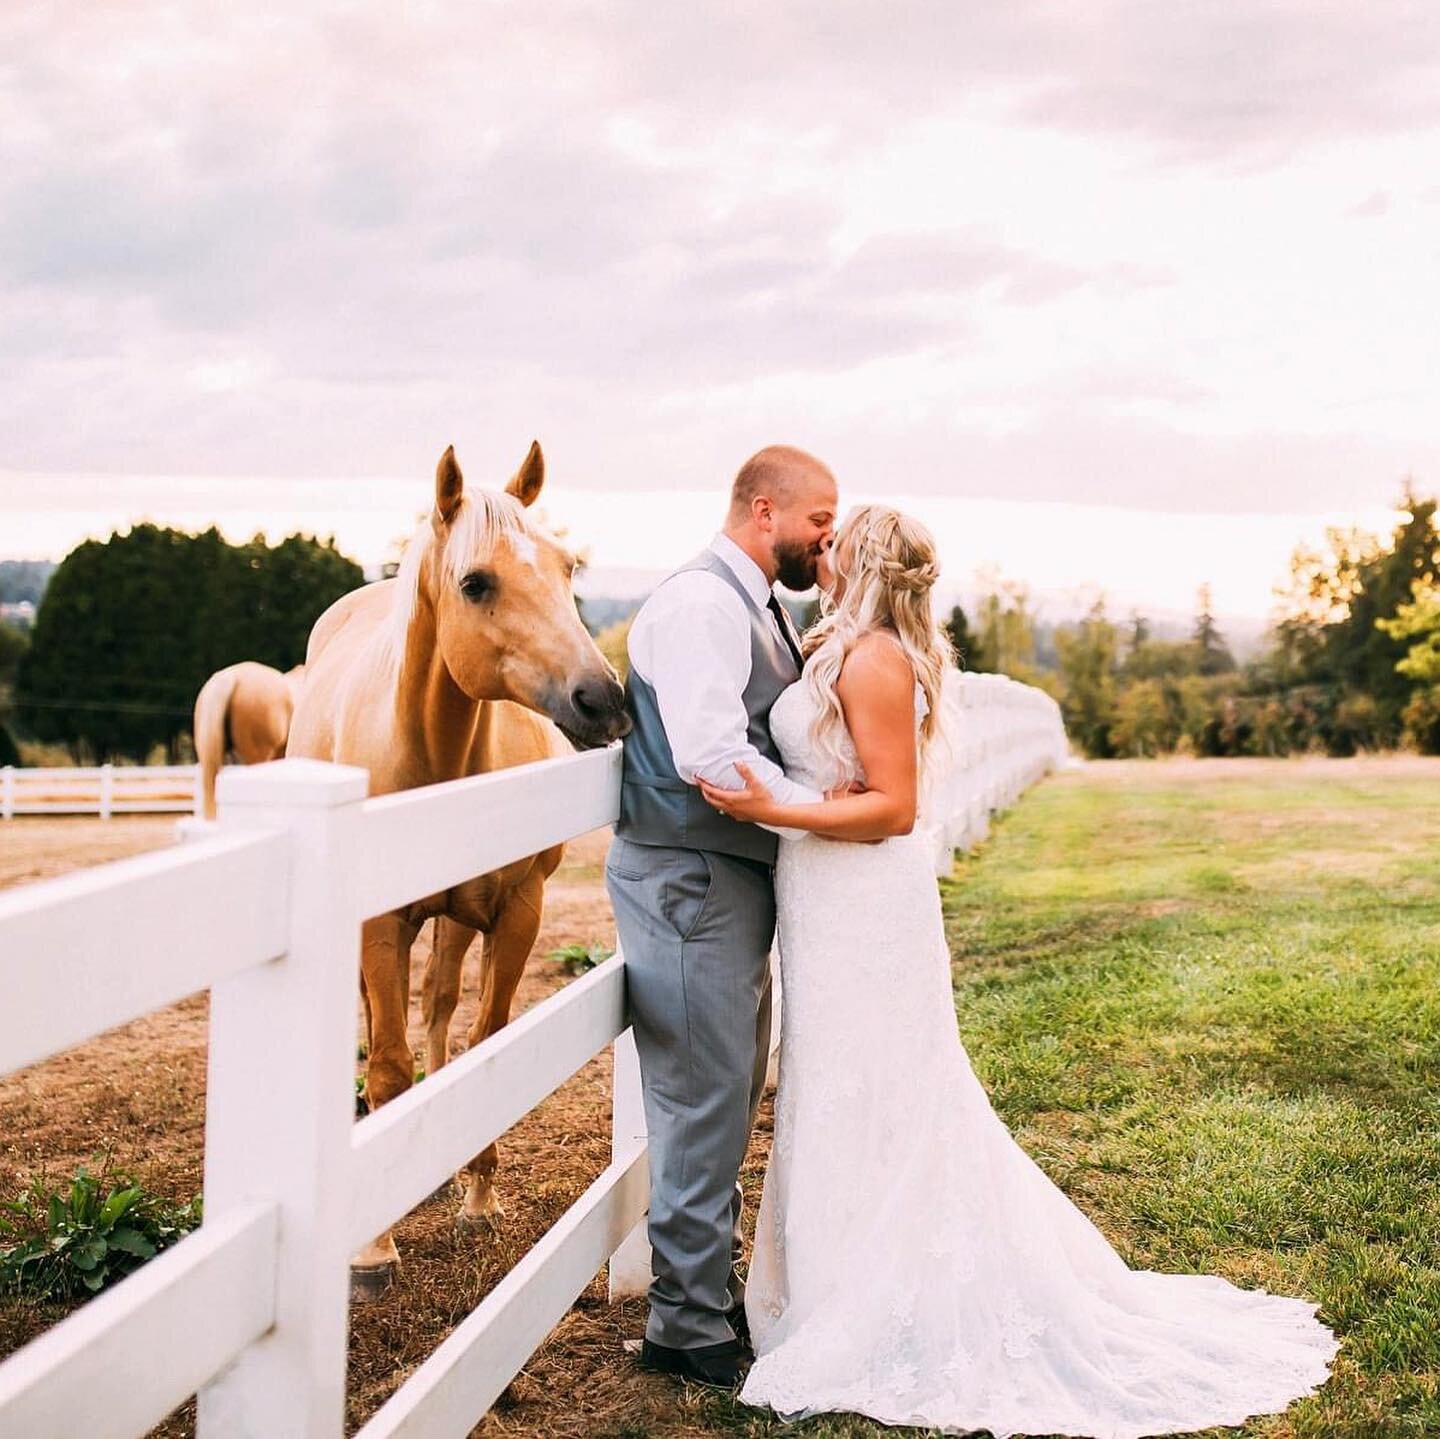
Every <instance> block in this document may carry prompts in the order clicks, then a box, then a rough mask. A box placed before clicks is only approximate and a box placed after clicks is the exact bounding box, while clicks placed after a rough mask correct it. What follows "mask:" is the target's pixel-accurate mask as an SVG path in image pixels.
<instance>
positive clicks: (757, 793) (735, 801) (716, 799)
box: [695, 761, 775, 824]
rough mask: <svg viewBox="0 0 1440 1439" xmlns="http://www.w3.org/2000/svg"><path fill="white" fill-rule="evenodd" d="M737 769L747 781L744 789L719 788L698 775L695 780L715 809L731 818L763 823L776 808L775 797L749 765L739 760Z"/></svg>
mask: <svg viewBox="0 0 1440 1439" xmlns="http://www.w3.org/2000/svg"><path fill="white" fill-rule="evenodd" d="M735 769H736V772H737V773H738V774H739V776H740V778H741V779H743V780H744V781H745V788H744V789H719V788H718V787H717V786H715V785H713V784H711V783H710V781H709V780H705V779H701V778H699V777H698V776H697V777H696V781H695V782H696V784H698V785H699V786H700V793H701V794H703V795H704V796H705V799H706V802H707V803H708V804H709V805H710V806H711V807H712V808H713V809H718V810H719V811H720V813H721V814H728V815H729V816H730V818H731V819H739V820H747V821H749V822H750V823H751V824H757V823H763V822H764V821H765V820H766V819H768V818H769V816H770V813H771V811H772V810H774V808H775V797H774V796H773V795H772V794H771V793H770V791H769V790H768V789H766V788H765V786H764V784H763V783H762V782H761V781H760V780H758V779H756V778H755V775H754V773H753V772H752V771H751V769H750V767H749V766H748V765H744V764H740V763H739V762H738V761H737V762H736V765H735Z"/></svg>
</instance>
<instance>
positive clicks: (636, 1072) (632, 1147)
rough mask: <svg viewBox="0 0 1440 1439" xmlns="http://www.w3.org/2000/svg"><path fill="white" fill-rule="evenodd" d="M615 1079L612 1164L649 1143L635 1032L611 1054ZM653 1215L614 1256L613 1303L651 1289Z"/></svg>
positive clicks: (622, 1038)
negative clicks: (649, 1227)
mask: <svg viewBox="0 0 1440 1439" xmlns="http://www.w3.org/2000/svg"><path fill="white" fill-rule="evenodd" d="M611 1053H612V1054H613V1056H614V1077H613V1079H612V1080H611V1090H612V1093H611V1101H610V1161H611V1163H612V1164H613V1163H614V1162H615V1161H616V1160H619V1159H624V1158H626V1157H628V1156H629V1155H632V1154H634V1153H635V1151H636V1150H637V1149H643V1148H644V1147H645V1145H646V1144H647V1143H648V1142H649V1134H648V1131H647V1130H646V1127H645V1106H644V1103H643V1101H642V1099H641V1096H640V1055H639V1052H638V1051H637V1050H636V1048H635V1031H634V1030H633V1029H627V1030H626V1031H625V1033H624V1034H622V1035H620V1037H619V1038H618V1039H616V1041H615V1044H614V1046H613V1048H612V1050H611ZM649 1218H650V1216H649V1214H648V1212H647V1214H646V1215H645V1218H643V1219H642V1220H641V1221H640V1222H639V1224H637V1225H636V1226H635V1227H634V1229H632V1230H631V1231H630V1233H629V1234H627V1235H626V1236H625V1238H624V1239H623V1240H622V1241H621V1243H620V1247H619V1248H618V1249H617V1250H616V1251H615V1252H614V1253H613V1254H612V1255H611V1256H610V1302H611V1303H612V1304H613V1303H614V1302H615V1301H616V1300H617V1299H630V1298H632V1297H634V1296H635V1295H637V1294H644V1293H646V1292H647V1291H648V1290H649V1288H650V1240H649V1238H648V1235H647V1231H646V1225H647V1223H648V1222H649Z"/></svg>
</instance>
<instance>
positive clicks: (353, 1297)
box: [350, 1263, 400, 1304]
mask: <svg viewBox="0 0 1440 1439" xmlns="http://www.w3.org/2000/svg"><path fill="white" fill-rule="evenodd" d="M399 1267H400V1266H399V1265H398V1264H393V1263H392V1264H376V1265H373V1266H371V1267H369V1268H361V1267H360V1266H359V1265H355V1266H352V1268H351V1270H350V1302H351V1303H352V1304H373V1303H374V1302H375V1301H376V1300H377V1299H383V1298H384V1297H385V1295H386V1294H387V1293H388V1292H389V1290H390V1286H391V1285H392V1284H393V1283H394V1282H395V1271H396V1270H397V1269H398V1268H399Z"/></svg>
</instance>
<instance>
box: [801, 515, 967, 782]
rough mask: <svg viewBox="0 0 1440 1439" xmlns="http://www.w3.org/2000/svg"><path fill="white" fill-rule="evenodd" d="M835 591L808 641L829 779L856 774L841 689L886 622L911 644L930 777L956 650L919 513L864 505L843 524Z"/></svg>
mask: <svg viewBox="0 0 1440 1439" xmlns="http://www.w3.org/2000/svg"><path fill="white" fill-rule="evenodd" d="M830 562H831V564H832V566H833V567H834V570H835V591H834V594H833V595H823V594H822V596H821V601H820V602H821V608H822V615H821V618H820V619H819V620H818V621H817V622H816V623H815V625H813V626H812V627H811V628H810V629H809V630H808V631H807V632H806V634H805V637H804V641H803V645H804V650H805V654H806V655H807V657H813V663H809V664H807V665H806V667H805V683H806V684H807V685H808V686H809V687H810V693H811V695H812V696H813V697H814V699H815V701H816V718H815V725H814V729H813V732H812V734H811V739H812V741H813V743H814V745H815V748H816V751H817V753H818V754H819V755H820V758H821V761H822V767H821V773H822V774H825V775H826V779H827V783H829V784H838V783H840V782H841V780H843V779H846V778H849V775H848V774H847V773H846V770H847V768H848V767H847V765H846V763H845V758H844V755H843V753H842V751H841V747H840V739H841V736H842V735H843V734H844V732H845V712H844V710H843V708H842V707H841V704H840V697H839V695H838V694H837V693H836V691H835V685H836V682H837V681H838V680H839V678H840V670H841V667H842V666H843V665H844V663H845V657H846V656H847V655H848V654H849V653H850V651H851V650H852V649H853V648H854V647H855V644H856V642H857V641H858V640H859V639H860V637H861V636H862V635H866V634H869V633H871V632H872V631H875V630H879V631H882V632H884V633H887V634H889V635H891V637H892V638H894V639H895V640H896V641H897V642H898V643H899V645H900V647H901V649H902V650H903V651H904V652H905V657H906V658H907V659H908V660H909V661H910V667H911V668H912V669H913V670H914V671H915V678H916V679H917V680H918V681H919V683H920V688H921V691H922V692H923V694H924V695H925V700H926V703H927V704H928V706H929V711H928V713H927V714H926V716H925V718H924V720H923V721H922V722H921V725H920V767H921V774H922V777H923V775H924V772H925V768H926V763H927V761H928V759H929V758H930V754H931V750H932V747H933V743H934V741H935V740H936V739H937V738H939V737H940V736H941V733H942V724H943V710H942V706H941V702H940V700H941V688H942V685H943V683H944V679H945V671H946V669H947V668H948V667H949V666H950V665H952V664H953V663H954V662H955V652H954V650H953V649H952V648H951V645H950V641H949V639H948V637H947V636H946V635H945V632H944V631H943V630H942V629H940V627H939V626H938V625H937V624H936V623H935V614H934V609H933V605H932V598H931V592H932V591H933V589H934V587H935V581H936V580H937V579H939V577H940V566H939V563H938V561H937V560H936V556H935V540H934V538H933V536H932V535H931V534H930V531H929V530H927V529H926V528H925V526H924V525H922V524H921V523H920V521H919V520H916V519H913V518H911V517H910V516H909V515H904V514H901V512H900V511H899V510H895V509H891V508H890V507H889V506H888V505H861V506H859V507H858V508H856V509H854V510H852V511H851V512H850V513H849V514H848V515H847V516H846V517H845V522H844V524H842V525H841V526H840V529H839V532H838V533H837V534H836V537H835V545H834V548H833V549H832V550H831V552H830Z"/></svg>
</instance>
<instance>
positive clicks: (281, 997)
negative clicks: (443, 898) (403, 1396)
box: [196, 759, 368, 1439]
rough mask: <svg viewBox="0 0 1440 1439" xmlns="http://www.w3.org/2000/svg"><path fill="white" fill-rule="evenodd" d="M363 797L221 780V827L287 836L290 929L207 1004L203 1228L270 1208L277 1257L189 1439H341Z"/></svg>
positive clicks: (352, 777) (297, 770) (251, 779)
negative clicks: (355, 887)
mask: <svg viewBox="0 0 1440 1439" xmlns="http://www.w3.org/2000/svg"><path fill="white" fill-rule="evenodd" d="M367 787H368V775H367V774H366V772H365V771H364V770H362V769H355V768H352V767H349V766H342V765H331V764H325V763H322V762H321V761H318V760H306V759H284V760H275V761H272V762H271V763H269V764H262V765H254V766H251V767H249V768H236V769H233V770H230V771H228V772H227V773H226V774H224V775H223V776H222V777H221V780H220V784H219V790H218V798H219V822H220V824H221V825H222V826H224V827H231V826H239V825H244V826H247V827H249V826H257V825H258V826H260V827H264V828H275V829H284V830H287V831H289V833H290V836H291V842H292V848H291V853H290V863H289V893H288V895H287V894H277V895H275V896H274V900H273V902H274V903H275V904H277V905H287V906H288V912H289V916H290V922H289V940H288V946H287V952H286V954H285V956H284V957H283V958H281V959H278V960H276V961H274V962H272V963H270V964H266V965H261V966H258V967H256V968H253V969H249V970H246V971H245V972H244V973H243V974H240V975H237V976H235V977H234V978H233V979H229V980H226V981H224V982H223V983H221V984H217V985H216V986H215V987H214V989H213V990H212V991H211V997H210V1061H209V1078H208V1092H207V1102H206V1118H205V1214H206V1218H207V1220H208V1219H210V1218H212V1217H216V1218H218V1217H219V1216H220V1215H222V1214H224V1213H225V1212H227V1211H228V1210H230V1209H232V1208H233V1207H235V1206H237V1205H239V1204H241V1203H244V1202H245V1201H246V1200H249V1199H254V1198H257V1197H263V1198H270V1199H273V1200H275V1201H277V1202H278V1203H279V1206H280V1243H279V1252H278V1256H277V1260H276V1273H275V1315H276V1319H275V1326H274V1328H272V1329H271V1330H270V1332H269V1333H268V1334H266V1335H264V1336H263V1337H262V1338H261V1339H259V1340H258V1341H257V1342H256V1343H254V1344H252V1345H251V1346H250V1348H248V1349H247V1350H245V1352H244V1353H242V1354H241V1355H240V1356H239V1357H238V1358H237V1359H236V1360H235V1362H234V1363H233V1364H231V1365H230V1366H229V1367H227V1368H226V1369H225V1370H224V1371H223V1372H222V1373H221V1374H220V1375H218V1376H217V1377H216V1378H215V1379H214V1380H213V1381H212V1382H211V1383H210V1384H209V1385H207V1386H206V1388H205V1389H203V1390H202V1391H201V1394H200V1407H199V1416H198V1422H197V1426H196V1433H197V1435H198V1436H199V1439H278V1436H281V1435H283V1436H285V1439H341V1435H342V1434H343V1432H344V1415H345V1342H346V1323H347V1319H348V1311H349V1283H350V1270H349V1253H348V1248H347V1245H346V1216H347V1206H348V1203H349V1187H350V1184H351V1183H352V1175H351V1160H350V1134H351V1128H352V1126H353V1124H354V1119H355V1095H354V1087H353V1078H352V1076H353V1074H354V1071H355V1025H356V1003H357V998H356V997H357V995H358V992H359V957H360V928H359V915H358V913H357V912H356V906H355V904H354V902H353V900H352V896H351V894H350V890H349V886H348V881H349V878H350V869H351V865H350V863H349V848H348V845H349V842H350V841H349V836H350V833H351V830H350V828H349V825H348V824H347V821H348V820H349V819H350V818H351V816H352V815H353V814H354V806H355V805H356V804H357V803H358V801H360V800H362V799H364V797H365V793H366V790H367ZM216 919H217V922H223V916H217V917H216Z"/></svg>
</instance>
